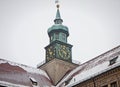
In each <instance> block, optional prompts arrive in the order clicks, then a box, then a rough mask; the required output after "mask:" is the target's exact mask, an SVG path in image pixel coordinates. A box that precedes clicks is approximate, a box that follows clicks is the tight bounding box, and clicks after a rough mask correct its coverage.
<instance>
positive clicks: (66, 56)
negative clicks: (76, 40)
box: [58, 45, 70, 59]
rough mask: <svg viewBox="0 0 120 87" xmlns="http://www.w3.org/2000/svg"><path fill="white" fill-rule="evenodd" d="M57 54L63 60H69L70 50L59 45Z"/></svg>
mask: <svg viewBox="0 0 120 87" xmlns="http://www.w3.org/2000/svg"><path fill="white" fill-rule="evenodd" d="M58 54H59V56H60V57H61V58H63V59H69V58H70V50H69V49H68V48H67V47H66V46H65V45H61V47H60V49H59V51H58Z"/></svg>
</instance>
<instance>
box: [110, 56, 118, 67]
mask: <svg viewBox="0 0 120 87" xmlns="http://www.w3.org/2000/svg"><path fill="white" fill-rule="evenodd" d="M117 58H118V56H117V57H115V58H113V59H111V60H110V65H113V64H114V63H116V60H117Z"/></svg>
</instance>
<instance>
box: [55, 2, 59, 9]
mask: <svg viewBox="0 0 120 87" xmlns="http://www.w3.org/2000/svg"><path fill="white" fill-rule="evenodd" d="M55 3H56V7H57V8H59V7H60V5H59V0H55Z"/></svg>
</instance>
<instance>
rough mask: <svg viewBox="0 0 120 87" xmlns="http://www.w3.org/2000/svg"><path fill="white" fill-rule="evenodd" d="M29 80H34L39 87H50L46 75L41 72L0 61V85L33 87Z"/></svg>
mask: <svg viewBox="0 0 120 87" xmlns="http://www.w3.org/2000/svg"><path fill="white" fill-rule="evenodd" d="M31 78H33V79H35V81H36V82H37V86H39V87H45V86H48V87H52V83H51V81H50V79H49V77H48V75H47V74H46V72H44V71H43V70H40V69H36V68H33V67H29V66H26V65H22V64H17V63H13V62H10V61H7V60H3V59H0V85H4V86H10V87H16V86H17V87H33V86H34V85H33V84H32V81H31V80H30V79H31ZM33 82H34V81H33ZM37 86H35V87H37Z"/></svg>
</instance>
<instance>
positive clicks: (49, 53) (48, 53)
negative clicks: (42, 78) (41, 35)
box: [46, 46, 55, 61]
mask: <svg viewBox="0 0 120 87" xmlns="http://www.w3.org/2000/svg"><path fill="white" fill-rule="evenodd" d="M54 57H55V50H54V47H52V46H50V47H49V48H48V49H47V51H46V58H47V60H48V61H49V60H51V59H53V58H54Z"/></svg>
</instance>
